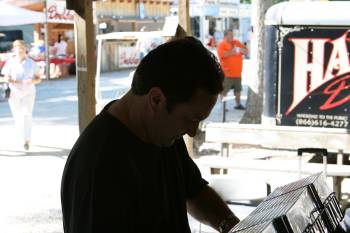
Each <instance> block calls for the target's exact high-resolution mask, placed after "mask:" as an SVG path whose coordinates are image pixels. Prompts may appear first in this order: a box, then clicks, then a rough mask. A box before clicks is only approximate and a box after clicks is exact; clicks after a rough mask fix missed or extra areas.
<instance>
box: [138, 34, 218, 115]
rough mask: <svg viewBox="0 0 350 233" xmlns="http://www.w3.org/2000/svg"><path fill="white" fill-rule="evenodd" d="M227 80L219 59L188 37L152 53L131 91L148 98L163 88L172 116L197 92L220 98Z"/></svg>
mask: <svg viewBox="0 0 350 233" xmlns="http://www.w3.org/2000/svg"><path fill="white" fill-rule="evenodd" d="M223 80H224V75H223V72H222V70H221V67H220V65H219V63H218V61H217V59H216V57H215V55H214V54H212V53H211V52H210V51H209V50H207V49H206V48H205V47H204V46H203V45H202V43H201V42H200V41H199V40H197V39H195V38H193V37H185V38H182V39H177V40H172V41H170V42H167V43H164V44H162V45H160V46H158V47H157V48H156V49H154V50H152V51H151V52H149V53H148V55H147V56H145V57H144V58H143V59H142V61H141V63H140V64H139V66H138V67H137V68H136V71H135V74H134V78H133V81H132V85H131V91H132V92H133V93H134V94H135V95H145V94H147V93H148V91H149V90H150V89H151V88H152V87H159V88H160V89H161V90H162V91H163V93H164V95H165V97H166V98H167V108H168V111H169V112H170V111H171V110H172V108H173V107H174V105H176V104H178V103H184V102H187V101H189V100H190V99H191V98H192V97H193V95H194V93H195V91H196V90H197V89H204V90H206V91H207V92H208V93H209V94H213V95H215V94H219V93H220V92H221V91H222V89H223V87H222V82H223Z"/></svg>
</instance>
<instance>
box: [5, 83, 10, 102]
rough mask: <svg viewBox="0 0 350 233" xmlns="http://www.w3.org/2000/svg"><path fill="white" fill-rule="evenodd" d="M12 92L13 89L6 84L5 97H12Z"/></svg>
mask: <svg viewBox="0 0 350 233" xmlns="http://www.w3.org/2000/svg"><path fill="white" fill-rule="evenodd" d="M10 94H11V89H10V87H9V85H6V88H5V99H8V98H10Z"/></svg>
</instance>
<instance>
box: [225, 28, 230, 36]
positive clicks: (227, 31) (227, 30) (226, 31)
mask: <svg viewBox="0 0 350 233" xmlns="http://www.w3.org/2000/svg"><path fill="white" fill-rule="evenodd" d="M229 32H232V29H226V30H225V31H224V36H227V34H228V33H229Z"/></svg>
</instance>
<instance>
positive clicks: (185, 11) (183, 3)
mask: <svg viewBox="0 0 350 233" xmlns="http://www.w3.org/2000/svg"><path fill="white" fill-rule="evenodd" d="M178 15H179V25H180V26H181V27H182V28H183V29H184V30H185V31H186V33H187V35H188V36H189V35H191V26H190V1H189V0H179V9H178Z"/></svg>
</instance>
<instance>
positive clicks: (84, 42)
mask: <svg viewBox="0 0 350 233" xmlns="http://www.w3.org/2000/svg"><path fill="white" fill-rule="evenodd" d="M82 4H84V10H83V12H82V14H81V15H79V14H75V15H74V23H75V27H74V28H75V29H74V31H75V41H76V43H75V47H76V55H77V56H76V59H77V63H76V64H77V69H76V70H77V83H78V109H79V131H80V133H81V132H82V131H83V130H84V129H85V127H86V126H87V125H88V124H89V123H90V121H91V120H92V119H93V118H94V117H95V115H96V99H95V74H96V56H95V47H96V46H95V31H94V29H95V27H94V25H93V15H92V1H91V0H83V1H82Z"/></svg>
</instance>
